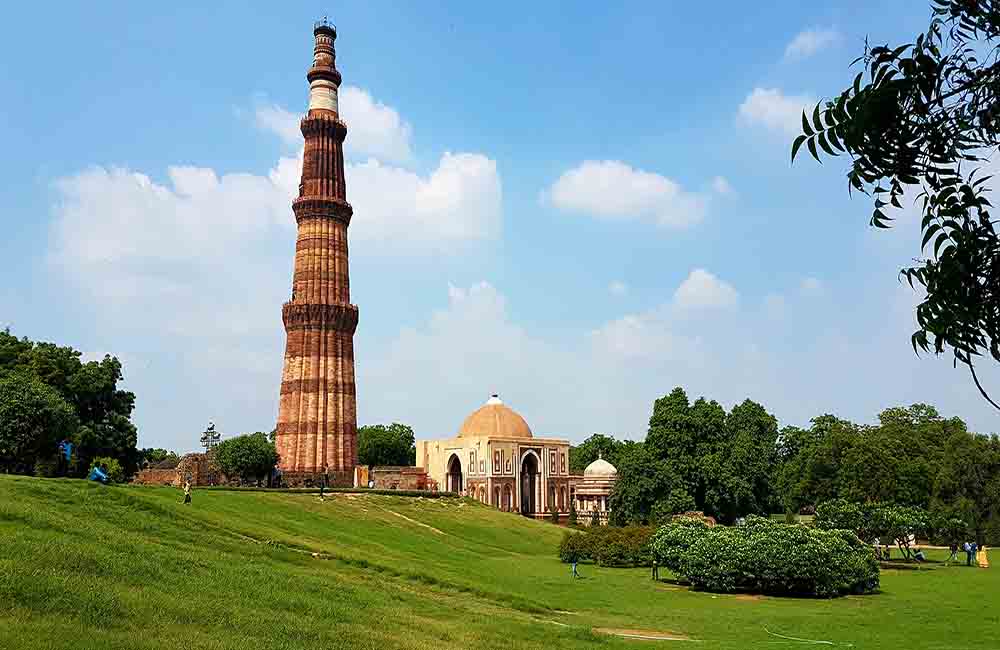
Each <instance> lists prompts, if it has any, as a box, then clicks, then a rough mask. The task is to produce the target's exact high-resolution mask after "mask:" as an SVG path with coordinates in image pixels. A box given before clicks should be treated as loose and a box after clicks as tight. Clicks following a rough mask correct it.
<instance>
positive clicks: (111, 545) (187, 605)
mask: <svg viewBox="0 0 1000 650" xmlns="http://www.w3.org/2000/svg"><path fill="white" fill-rule="evenodd" d="M561 535H562V530H561V529H559V528H557V527H555V526H552V525H551V524H548V523H543V522H534V521H528V520H526V519H524V518H521V517H518V516H516V515H510V514H504V513H500V512H496V511H494V510H492V509H488V508H486V507H483V506H481V505H478V504H476V503H473V502H470V501H466V500H457V499H414V498H404V497H392V496H373V495H364V496H354V495H343V494H338V495H336V496H333V497H327V499H326V500H325V501H321V500H320V499H319V498H318V496H316V495H308V494H289V493H263V492H224V491H199V490H196V491H195V492H194V503H193V505H191V506H186V507H185V506H183V505H182V504H181V493H180V491H179V490H174V489H169V488H151V487H141V488H140V487H104V486H99V485H94V484H88V483H85V482H82V481H68V480H46V479H32V478H22V477H7V476H0V648H74V649H82V648H102V649H105V648H182V647H183V648H185V649H186V650H191V649H195V648H239V649H241V650H245V649H248V648H253V649H254V650H257V649H261V648H289V649H291V648H341V647H343V648H379V650H388V649H391V648H445V647H447V648H454V649H462V648H501V647H502V648H581V647H603V648H619V647H636V646H637V645H640V646H641V645H649V644H652V645H667V646H671V645H673V646H676V645H678V644H680V645H681V646H682V647H683V646H687V645H689V644H687V643H682V642H676V641H632V640H626V639H622V638H618V637H612V636H607V635H605V634H600V633H595V632H594V631H593V629H594V628H614V629H638V630H658V631H663V632H667V631H669V632H673V633H675V634H677V635H683V636H687V637H689V638H691V639H697V640H699V641H700V643H698V644H697V645H698V647H705V648H731V649H734V650H735V649H745V648H787V647H797V646H802V645H805V644H803V643H800V642H795V641H790V640H787V639H782V638H781V637H778V636H773V635H783V636H786V637H797V638H802V639H813V640H822V641H830V642H833V643H834V644H835V645H836V646H839V647H847V645H848V644H853V647H855V648H873V649H874V648H878V649H884V648H894V649H898V650H920V649H928V650H929V649H936V648H941V649H944V648H947V649H949V650H959V649H961V648H969V649H970V650H973V649H974V650H983V649H986V648H1000V617H998V609H997V602H998V598H1000V571H998V570H997V569H995V568H994V569H991V570H979V569H969V568H966V567H964V566H962V567H948V568H933V569H924V570H919V571H884V572H883V575H882V593H880V594H878V595H874V596H865V597H849V598H841V599H837V600H793V599H782V598H750V597H746V596H723V595H719V596H715V595H712V594H706V593H697V592H690V591H687V590H686V589H683V588H680V587H676V586H674V585H671V584H668V583H653V582H652V581H651V580H649V577H648V573H647V571H646V570H644V569H601V568H598V567H594V566H589V565H584V566H582V567H581V571H582V573H583V575H584V579H582V580H575V581H574V580H572V579H571V578H570V576H569V568H568V567H567V566H566V565H563V564H561V563H560V562H559V561H558V559H557V558H556V556H555V547H556V544H557V543H558V540H559V539H560V537H561ZM313 553H316V554H319V556H318V557H314V556H313ZM932 557H934V558H941V557H943V556H942V555H940V554H939V553H935V554H934V555H932ZM995 560H996V561H1000V557H998V558H995ZM768 630H769V631H770V632H771V633H773V635H772V634H769V633H768ZM825 647H830V646H825Z"/></svg>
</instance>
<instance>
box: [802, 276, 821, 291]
mask: <svg viewBox="0 0 1000 650" xmlns="http://www.w3.org/2000/svg"><path fill="white" fill-rule="evenodd" d="M799 286H800V288H801V289H802V293H806V294H813V295H815V294H817V293H820V292H822V291H823V283H822V282H821V281H820V280H819V278H814V277H812V276H809V277H805V278H802V282H801V283H800V284H799Z"/></svg>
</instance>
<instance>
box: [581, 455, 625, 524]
mask: <svg viewBox="0 0 1000 650" xmlns="http://www.w3.org/2000/svg"><path fill="white" fill-rule="evenodd" d="M616 480H618V469H617V468H616V467H615V466H614V465H612V464H611V463H609V462H608V461H606V460H604V458H603V457H602V456H601V455H600V454H598V455H597V460H595V461H594V462H592V463H591V464H590V465H587V467H586V469H584V470H583V479H582V480H578V481H576V482H575V483H576V485H575V488H576V490H575V492H576V513H577V520H578V521H579V522H580V523H581V524H588V525H589V524H591V523H592V522H593V521H594V513H595V512H596V513H597V520H598V521H599V522H600V523H601V524H607V523H608V515H610V513H611V508H610V507H609V506H608V498H609V497H610V496H611V488H612V487H614V484H615V481H616Z"/></svg>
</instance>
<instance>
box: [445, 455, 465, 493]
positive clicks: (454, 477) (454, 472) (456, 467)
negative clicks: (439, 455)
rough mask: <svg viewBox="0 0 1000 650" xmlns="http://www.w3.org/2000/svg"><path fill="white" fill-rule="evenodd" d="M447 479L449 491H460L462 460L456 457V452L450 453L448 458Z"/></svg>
mask: <svg viewBox="0 0 1000 650" xmlns="http://www.w3.org/2000/svg"><path fill="white" fill-rule="evenodd" d="M447 480H448V491H449V492H461V491H462V461H460V460H459V459H458V455H457V454H452V455H451V458H449V459H448V476H447Z"/></svg>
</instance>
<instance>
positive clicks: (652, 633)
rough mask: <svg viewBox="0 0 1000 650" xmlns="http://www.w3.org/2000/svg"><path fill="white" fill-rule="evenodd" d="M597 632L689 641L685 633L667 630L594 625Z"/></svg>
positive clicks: (650, 639) (641, 638)
mask: <svg viewBox="0 0 1000 650" xmlns="http://www.w3.org/2000/svg"><path fill="white" fill-rule="evenodd" d="M594 632H595V633H597V634H609V635H611V636H619V637H622V638H624V639H639V640H643V641H690V640H691V639H690V638H689V637H688V636H687V635H686V634H681V633H680V632H671V631H669V630H634V629H625V628H611V627H595V628H594Z"/></svg>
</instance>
